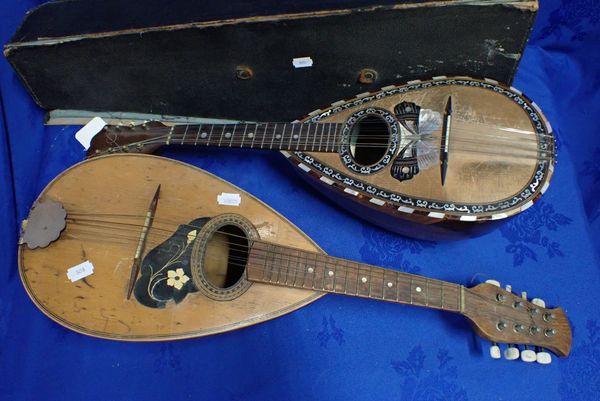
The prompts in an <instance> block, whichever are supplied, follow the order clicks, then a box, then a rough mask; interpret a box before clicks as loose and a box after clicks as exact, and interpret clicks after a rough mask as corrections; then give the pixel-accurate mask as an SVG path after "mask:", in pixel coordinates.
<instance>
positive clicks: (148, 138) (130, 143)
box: [87, 121, 166, 158]
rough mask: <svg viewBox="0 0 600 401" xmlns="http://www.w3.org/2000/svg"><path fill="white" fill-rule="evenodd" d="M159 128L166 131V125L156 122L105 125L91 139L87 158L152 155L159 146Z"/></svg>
mask: <svg viewBox="0 0 600 401" xmlns="http://www.w3.org/2000/svg"><path fill="white" fill-rule="evenodd" d="M161 128H162V129H166V125H164V124H163V123H161V122H158V121H150V122H145V123H140V124H130V125H107V126H105V127H104V128H103V129H102V131H100V132H99V133H98V134H96V135H95V136H94V138H93V139H92V141H91V144H90V148H89V149H88V150H87V157H88V158H92V157H95V156H101V155H106V154H111V153H152V152H154V151H155V150H156V149H157V148H159V147H160V146H161V141H160V140H159V138H160V137H161V136H163V135H162V134H161V133H160V129H161ZM157 129H158V130H157ZM163 142H164V141H163Z"/></svg>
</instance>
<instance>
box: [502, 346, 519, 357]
mask: <svg viewBox="0 0 600 401" xmlns="http://www.w3.org/2000/svg"><path fill="white" fill-rule="evenodd" d="M519 354H520V352H519V347H517V346H516V345H515V344H508V348H507V349H505V350H504V359H506V360H508V361H514V360H515V359H519Z"/></svg>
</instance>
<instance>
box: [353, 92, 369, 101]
mask: <svg viewBox="0 0 600 401" xmlns="http://www.w3.org/2000/svg"><path fill="white" fill-rule="evenodd" d="M370 94H371V92H363V93H359V94H358V95H356V98H357V99H362V98H363V97H367V96H369V95H370Z"/></svg>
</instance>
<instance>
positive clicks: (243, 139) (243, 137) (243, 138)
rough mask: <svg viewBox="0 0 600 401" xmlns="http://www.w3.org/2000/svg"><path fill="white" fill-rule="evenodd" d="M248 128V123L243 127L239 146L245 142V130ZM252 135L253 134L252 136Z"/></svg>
mask: <svg viewBox="0 0 600 401" xmlns="http://www.w3.org/2000/svg"><path fill="white" fill-rule="evenodd" d="M247 130H248V123H246V126H245V127H244V132H242V140H241V141H240V148H242V147H244V143H245V142H246V131H247ZM252 137H254V135H253V136H252Z"/></svg>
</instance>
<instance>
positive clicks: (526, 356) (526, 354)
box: [521, 345, 537, 362]
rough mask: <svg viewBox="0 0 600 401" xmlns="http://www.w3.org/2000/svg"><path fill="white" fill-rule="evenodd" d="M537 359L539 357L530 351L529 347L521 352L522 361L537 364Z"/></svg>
mask: <svg viewBox="0 0 600 401" xmlns="http://www.w3.org/2000/svg"><path fill="white" fill-rule="evenodd" d="M536 359H537V355H536V353H535V351H533V350H531V349H529V347H528V346H527V345H526V346H525V349H524V350H523V351H521V360H522V361H523V362H535V361H536Z"/></svg>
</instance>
